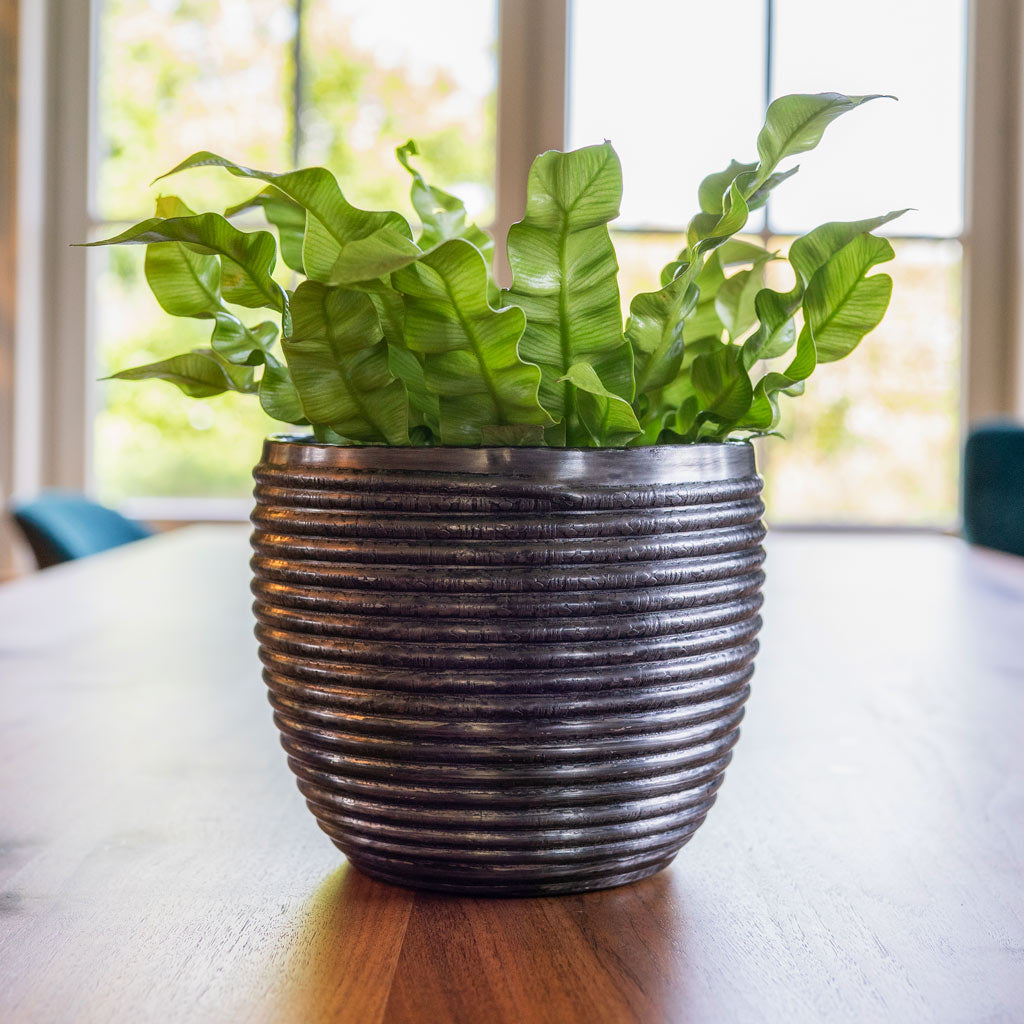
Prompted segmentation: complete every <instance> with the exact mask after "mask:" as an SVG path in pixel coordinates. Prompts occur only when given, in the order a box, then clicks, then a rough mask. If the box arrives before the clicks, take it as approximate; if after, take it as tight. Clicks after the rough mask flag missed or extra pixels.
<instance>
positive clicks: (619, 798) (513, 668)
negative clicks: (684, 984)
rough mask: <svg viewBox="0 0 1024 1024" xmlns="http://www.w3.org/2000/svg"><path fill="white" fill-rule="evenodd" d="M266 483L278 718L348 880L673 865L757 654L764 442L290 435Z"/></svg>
mask: <svg viewBox="0 0 1024 1024" xmlns="http://www.w3.org/2000/svg"><path fill="white" fill-rule="evenodd" d="M255 477H256V491H255V494H256V508H255V510H254V511H253V515H252V521H253V524H254V526H255V532H254V533H253V539H252V544H253V549H254V552H255V554H254V557H253V561H252V565H253V569H254V573H255V579H254V582H253V592H254V593H255V596H256V603H255V612H256V618H257V622H258V624H257V627H256V633H257V636H258V638H259V643H260V656H261V658H262V661H263V664H264V679H265V680H266V683H267V686H268V687H269V691H270V702H271V704H272V705H273V708H274V719H275V721H276V723H277V726H278V728H279V729H280V733H281V742H282V744H283V745H284V748H285V750H286V751H287V754H288V763H289V765H290V766H291V769H292V771H293V772H294V773H295V775H296V777H297V779H298V785H299V789H300V790H301V791H302V794H303V795H304V796H305V798H306V801H307V803H308V805H309V808H310V809H311V810H312V812H313V814H314V815H316V819H317V821H318V822H319V824H320V827H321V828H322V829H323V830H324V832H326V833H327V835H328V836H330V838H331V839H332V840H333V841H334V843H335V844H336V845H337V846H338V848H339V849H340V850H342V851H343V852H344V853H345V855H346V856H347V857H348V858H349V859H350V860H351V861H352V862H353V864H355V865H356V867H358V868H359V869H360V870H361V871H363V872H365V873H366V874H368V875H372V876H373V877H375V878H379V879H384V880H386V881H389V882H394V883H397V884H399V885H406V886H415V887H418V888H425V889H436V890H442V891H447V892H457V893H467V894H479V895H488V896H493V895H541V894H552V893H573V892H585V891H588V890H592V889H603V888H607V887H609V886H615V885H622V884H624V883H627V882H631V881H635V880H637V879H640V878H645V877H647V876H648V875H652V874H654V873H655V872H656V871H659V870H660V869H661V868H663V867H665V866H666V865H667V864H668V863H669V862H670V861H671V860H672V858H673V857H675V855H676V853H678V851H679V849H680V848H681V847H682V846H683V845H684V844H685V843H686V842H687V840H688V839H689V838H690V837H691V836H692V835H693V833H694V832H695V831H696V829H697V828H698V827H699V826H700V824H701V822H702V821H703V820H704V817H705V815H706V814H707V812H708V810H709V809H710V807H711V805H712V804H713V803H714V800H715V794H716V792H717V791H718V787H719V786H720V785H721V783H722V778H723V773H724V771H725V768H726V765H727V764H728V763H729V760H730V757H731V756H732V749H733V746H734V745H735V743H736V740H737V738H738V736H739V724H740V719H741V718H742V715H743V704H744V701H745V700H746V698H747V695H748V693H749V686H750V677H751V674H752V672H753V660H754V655H755V653H756V651H757V642H756V639H755V637H756V634H757V631H758V628H759V626H760V619H759V617H758V610H759V608H760V604H761V595H760V590H761V584H762V582H763V578H764V577H763V573H762V571H761V564H762V561H763V558H764V552H763V550H762V547H761V541H762V539H763V537H764V528H763V526H762V524H761V516H762V513H763V506H762V504H761V501H760V498H759V493H760V490H761V480H760V478H759V477H758V476H757V473H756V470H755V466H754V452H753V449H752V447H751V446H750V445H749V444H747V443H745V442H729V443H723V444H699V445H664V446H653V447H646V448H643V447H641V448H627V449H589V450H580V449H546V448H545V449H541V448H419V449H417V448H384V447H369V446H358V447H356V446H353V447H341V446H334V445H326V444H316V443H313V442H312V441H308V440H305V439H292V438H272V439H270V440H269V441H267V443H266V445H265V447H264V451H263V459H262V461H261V462H260V464H259V465H258V466H257V467H256V470H255Z"/></svg>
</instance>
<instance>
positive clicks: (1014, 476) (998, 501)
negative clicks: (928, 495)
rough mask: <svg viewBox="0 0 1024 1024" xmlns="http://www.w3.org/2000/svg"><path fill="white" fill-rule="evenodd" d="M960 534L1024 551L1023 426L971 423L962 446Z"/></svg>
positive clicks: (1014, 551) (1000, 547)
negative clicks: (962, 508)
mask: <svg viewBox="0 0 1024 1024" xmlns="http://www.w3.org/2000/svg"><path fill="white" fill-rule="evenodd" d="M964 536H965V537H966V538H967V539H968V540H969V541H970V542H971V543H972V544H980V545H982V546H983V547H986V548H995V549H996V550H998V551H1008V552H1010V554H1013V555H1024V426H1018V425H1017V424H1013V423H988V424H985V425H984V426H980V427H975V428H974V429H973V430H972V431H971V432H970V434H969V435H968V437H967V445H966V447H965V449H964Z"/></svg>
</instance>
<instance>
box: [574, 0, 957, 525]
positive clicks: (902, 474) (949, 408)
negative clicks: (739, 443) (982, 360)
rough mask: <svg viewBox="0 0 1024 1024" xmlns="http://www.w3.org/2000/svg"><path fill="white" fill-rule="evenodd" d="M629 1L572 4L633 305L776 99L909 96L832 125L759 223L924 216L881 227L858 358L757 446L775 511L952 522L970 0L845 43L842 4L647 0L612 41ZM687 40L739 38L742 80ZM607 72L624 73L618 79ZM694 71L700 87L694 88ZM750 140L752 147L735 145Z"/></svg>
mask: <svg viewBox="0 0 1024 1024" xmlns="http://www.w3.org/2000/svg"><path fill="white" fill-rule="evenodd" d="M617 8H618V5H617V4H616V3H615V0H576V2H575V4H574V6H573V19H572V32H571V39H572V44H571V48H570V53H571V55H572V59H571V71H570V79H569V81H570V97H571V99H570V106H569V110H570V118H569V143H570V145H572V146H577V145H584V144H586V143H589V142H593V141H595V140H600V139H601V138H603V137H605V136H607V137H609V138H611V139H612V141H613V142H614V143H615V145H616V148H617V149H618V151H619V153H620V155H621V157H622V161H623V174H624V178H625V189H626V192H625V194H624V196H623V204H622V217H621V219H620V221H619V223H618V232H617V234H618V237H617V239H616V245H617V248H618V250H619V255H620V261H621V263H622V285H623V292H624V294H625V295H626V296H629V295H632V294H634V293H635V292H637V291H640V290H649V289H651V288H652V287H654V282H656V280H657V273H658V270H659V269H660V267H661V266H662V265H663V264H664V263H665V262H667V261H668V260H669V259H671V258H672V256H673V255H674V253H675V252H676V251H678V249H679V248H681V247H682V245H683V237H682V234H681V229H682V228H683V227H684V226H685V223H686V221H687V219H688V218H689V215H690V214H691V213H692V212H694V211H695V209H696V193H697V185H698V183H699V181H700V179H701V178H702V177H703V176H704V175H705V174H707V173H708V172H710V171H713V170H717V169H719V168H721V167H724V166H725V165H726V164H727V163H728V162H729V160H730V158H732V157H735V158H736V159H740V160H750V159H753V158H754V156H755V153H754V150H753V140H754V137H755V135H756V132H757V129H758V127H759V125H760V123H761V120H762V115H763V112H764V106H765V100H766V99H767V98H771V97H774V96H777V95H782V94H785V93H790V92H819V91H824V90H827V89H840V90H842V91H844V92H847V93H850V94H855V93H871V92H879V91H881V92H891V93H894V94H896V95H897V96H898V97H899V103H898V104H896V103H891V102H888V101H877V102H875V103H874V104H872V105H871V106H870V107H868V108H865V109H864V110H862V111H857V112H855V113H852V114H850V115H848V116H847V117H844V118H843V119H841V120H840V121H839V122H837V123H836V124H835V125H834V126H832V127H831V128H830V129H829V131H828V133H827V134H826V137H825V139H824V140H823V142H822V144H821V146H820V147H819V149H818V150H816V151H815V152H813V153H808V154H806V156H805V157H803V158H801V160H800V161H799V162H800V163H801V164H802V167H801V170H800V173H799V177H798V179H797V180H795V181H793V182H792V183H790V184H788V185H784V186H782V187H780V188H779V189H778V190H777V191H776V192H775V193H774V194H773V196H772V199H771V200H770V202H769V204H768V206H767V207H766V208H765V210H764V211H763V216H762V217H761V219H759V220H757V221H755V220H754V219H753V218H752V219H751V223H750V228H752V229H753V230H754V231H756V232H759V233H760V235H761V237H762V238H763V239H764V240H765V242H766V243H768V244H769V246H770V247H771V248H773V249H781V250H785V249H786V248H787V246H788V244H789V242H790V241H791V240H792V238H793V237H794V236H795V235H797V234H800V233H803V232H805V231H809V230H810V229H811V228H813V227H815V226H816V225H817V224H819V223H822V222H823V221H825V220H836V219H841V220H854V219H857V218H860V217H869V216H874V215H876V214H880V213H885V212H887V211H888V210H890V209H894V208H901V207H906V206H912V205H913V206H916V207H917V209H916V210H914V211H912V212H910V213H908V214H906V215H905V216H904V217H902V218H900V219H899V220H898V221H896V222H895V223H893V224H892V225H890V226H889V228H888V229H886V233H888V234H889V235H891V236H892V237H893V239H894V246H895V249H896V260H895V261H894V262H893V263H891V264H889V265H887V266H886V267H885V268H883V269H884V270H886V271H887V272H889V273H891V274H892V276H893V278H894V282H895V286H894V290H893V301H892V305H891V306H890V310H889V313H888V315H887V317H886V319H885V321H884V322H883V323H882V325H881V326H880V327H879V328H878V329H877V330H876V331H874V332H873V333H872V334H870V335H869V336H868V338H867V339H866V340H865V341H864V342H863V344H862V346H861V349H860V351H858V352H857V353H856V355H855V356H854V357H852V358H850V359H849V360H847V361H844V362H841V363H837V364H835V365H829V366H824V367H821V368H819V370H818V371H817V372H816V374H815V375H814V377H813V378H812V379H811V380H810V381H809V382H808V386H807V392H806V394H804V395H803V396H802V397H801V398H800V399H799V400H797V401H793V402H791V403H789V404H786V405H784V410H785V411H784V413H783V420H782V423H781V424H780V429H781V431H782V433H783V434H785V435H786V440H785V441H782V440H779V439H777V438H768V439H766V440H764V441H762V442H759V449H760V451H759V458H760V466H761V472H762V474H763V475H764V477H765V502H766V505H767V508H768V516H769V518H770V519H771V520H772V521H774V522H781V523H786V522H791V523H794V522H795V523H807V522H820V521H828V522H836V523H839V522H844V521H846V522H856V523H877V524H886V523H900V524H929V525H936V524H943V525H945V524H949V523H951V522H953V521H954V519H955V516H956V502H957V465H958V452H959V404H960V291H961V282H960V267H961V260H962V246H961V241H960V234H961V230H962V225H963V203H962V193H963V183H962V166H963V147H964V51H965V30H966V11H965V4H964V3H963V0H901V2H899V3H892V2H891V0H862V2H861V3H859V4H858V5H857V10H856V15H855V16H854V17H848V18H844V19H843V29H842V32H841V33H838V34H837V33H836V32H835V24H834V20H835V17H836V11H835V9H834V7H832V6H831V5H829V4H822V3H820V2H819V0H769V2H767V3H766V2H765V0H739V2H732V3H727V4H717V5H688V4H666V3H662V2H661V0H633V2H632V3H631V4H630V10H631V14H632V16H631V18H630V19H629V20H628V21H627V20H623V19H621V18H620V19H619V20H618V22H617V24H616V31H615V32H614V33H609V32H608V31H607V26H608V24H610V23H611V21H612V20H614V19H616V13H615V12H616V9H617ZM652 24H657V26H658V31H657V33H652V32H651V30H650V26H651V25H652ZM922 24H927V25H928V31H927V32H926V33H925V32H922V31H921V30H920V26H921V25H922ZM687 40H702V41H708V40H717V41H718V42H719V44H721V45H725V40H728V63H727V67H728V72H727V73H725V72H724V70H723V68H724V65H723V54H722V53H721V52H720V50H719V48H718V47H717V46H711V45H703V43H702V44H701V45H692V44H688V43H687ZM823 40H827V45H821V43H822V41H823ZM679 53H684V54H685V61H684V65H685V73H683V72H681V70H680V62H679V60H678V56H677V55H678V54H679ZM610 66H615V67H617V68H618V71H619V73H618V74H615V75H609V74H607V69H608V68H609V67H610ZM692 82H699V83H702V85H701V88H700V89H699V90H694V89H693V87H692V86H690V92H688V91H687V90H688V86H687V83H692ZM670 114H671V115H672V116H670ZM694 140H697V141H698V142H699V146H696V147H695V146H694ZM737 143H739V144H743V145H747V146H749V150H748V151H743V152H737V151H736V150H735V148H734V147H735V146H736V145H737ZM881 154H884V158H883V157H882V156H881ZM779 284H780V286H781V285H782V284H783V282H782V281H780V282H779ZM786 287H788V284H787V285H786Z"/></svg>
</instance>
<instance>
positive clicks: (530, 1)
mask: <svg viewBox="0 0 1024 1024" xmlns="http://www.w3.org/2000/svg"><path fill="white" fill-rule="evenodd" d="M568 22H569V0H499V4H498V49H499V57H498V146H497V149H498V152H497V167H496V175H495V178H496V180H495V218H494V237H495V241H496V243H497V246H496V248H497V258H496V260H495V271H496V274H497V276H498V279H499V281H500V282H501V283H502V284H507V283H508V280H509V272H508V264H507V262H506V259H505V236H506V235H507V234H508V229H509V227H510V226H511V225H512V224H514V223H515V222H516V221H517V220H520V219H521V218H522V216H523V212H524V202H525V200H524V197H525V195H526V179H527V176H528V174H529V171H530V164H531V163H532V162H533V158H534V157H535V156H536V155H537V154H538V153H543V152H544V151H545V150H548V149H564V148H565V135H566V110H567V103H566V96H567V70H568V43H569V38H568V35H569V33H568Z"/></svg>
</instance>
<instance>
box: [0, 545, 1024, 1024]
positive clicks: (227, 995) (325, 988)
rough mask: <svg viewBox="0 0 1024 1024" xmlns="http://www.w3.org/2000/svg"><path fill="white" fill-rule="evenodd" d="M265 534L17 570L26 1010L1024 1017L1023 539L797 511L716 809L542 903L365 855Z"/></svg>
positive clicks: (15, 987) (16, 782)
mask: <svg viewBox="0 0 1024 1024" xmlns="http://www.w3.org/2000/svg"><path fill="white" fill-rule="evenodd" d="M246 536H247V533H246V530H245V529H244V528H240V527H225V528H197V529H192V530H186V531H182V532H180V533H177V534H174V535H167V536H164V537H160V538H158V539H154V540H151V541H144V542H142V543H140V544H137V545H133V546H131V547H128V548H122V549H120V550H118V551H114V552H109V553H107V554H105V555H100V556H98V557H96V558H93V559H88V560H86V561H84V562H79V563H76V564H72V565H69V566H64V567H60V568H57V569H52V570H47V571H46V572H44V573H41V574H38V575H36V576H34V577H32V578H29V579H25V580H22V581H19V582H16V583H13V584H10V585H8V586H6V587H4V588H0V678H2V680H3V690H2V694H0V695H2V702H0V1021H3V1022H4V1024H20V1022H23V1021H32V1022H37V1021H38V1022H51V1021H53V1022H75V1024H85V1022H102V1024H109V1022H120V1021H129V1022H133V1024H137V1022H144V1021H154V1022H160V1024H173V1022H177V1021H181V1022H189V1024H193V1022H205V1021H215V1022H222V1021H223V1022H242V1021H245V1022H248V1021H268V1022H269V1021H273V1022H296V1024H315V1022H319V1021H340V1022H349V1021H351V1022H354V1024H370V1022H374V1021H389V1022H404V1021H424V1022H430V1024H445V1022H449V1021H453V1022H471V1024H477V1022H483V1024H495V1022H505V1021H508V1022H515V1024H520V1022H527V1021H551V1022H556V1024H571V1022H574V1021H585V1022H587V1024H597V1022H602V1021H642V1022H645V1024H646V1022H658V1021H687V1022H691V1024H692V1022H704V1021H707V1022H715V1024H730V1022H734V1021H738V1022H746V1021H751V1022H753V1021H756V1022H769V1021H785V1022H795V1021H814V1022H820V1021H829V1022H831V1021H851V1022H857V1024H865V1022H872V1021H892V1022H899V1024H909V1022H913V1024H920V1022H925V1021H957V1022H960V1021H963V1022H968V1021H971V1022H974V1021H986V1022H996V1021H1011V1020H1022V1019H1024V893H1022V889H1024V560H1017V559H1013V558H1010V557H1009V556H999V555H996V554H993V553H990V552H983V551H976V550H971V549H969V548H967V547H966V546H964V545H963V544H961V543H960V542H959V541H956V540H953V539H950V538H945V537H936V536H911V535H903V536H867V535H860V536H856V535H792V534H790V535H779V536H775V537H772V538H771V540H770V542H769V561H768V570H769V584H768V588H767V592H766V598H767V602H766V608H765V618H766V626H765V630H764V633H763V649H762V653H761V655H760V660H759V663H758V671H757V675H756V676H755V680H754V694H753V697H752V699H751V701H750V704H749V708H748V716H747V720H746V723H745V724H744V735H743V738H742V740H741V741H740V745H739V747H738V749H737V753H736V757H735V760H734V762H733V765H732V766H731V767H730V769H729V772H728V775H727V778H726V783H725V786H724V788H723V790H722V794H721V796H720V798H719V802H718V804H717V805H716V806H715V808H714V809H713V810H712V812H711V814H710V816H709V817H708V820H707V822H706V824H705V825H704V827H703V828H702V829H701V830H700V832H699V833H698V834H697V836H696V838H695V839H694V840H693V842H692V843H691V844H690V845H689V846H688V847H686V848H685V849H684V850H683V851H682V853H681V854H680V856H679V858H678V859H677V860H676V862H675V864H674V865H673V866H672V867H671V868H670V869H669V870H667V871H665V872H663V873H662V874H661V875H659V876H656V877H655V878H653V879H650V880H648V881H646V882H642V883H639V884H636V885H633V886H628V887H626V888H623V889H617V890H612V891H609V892H604V893H596V894H593V895H588V896H579V897H559V898H549V899H537V900H476V901H473V900H468V899H460V898H452V897H443V896H436V895H429V894H422V893H420V894H417V893H413V892H409V891H405V890H402V889H398V888H393V887H390V886H387V885H384V884H381V883H377V882H373V881H370V880H368V879H366V878H364V877H362V876H360V875H359V874H358V873H356V872H355V871H354V870H352V869H350V868H347V867H346V866H345V865H344V863H343V861H342V858H341V855H340V854H338V853H337V852H336V851H335V849H334V847H332V846H331V844H330V843H329V842H328V841H327V839H326V838H325V837H324V836H323V835H322V834H321V833H320V832H319V831H318V829H317V828H316V826H315V824H314V822H313V818H312V816H311V815H310V814H309V813H308V812H307V810H306V809H305V807H304V805H303V803H302V800H301V799H300V797H299V794H298V792H297V791H296V789H295V786H294V784H293V782H292V779H291V776H290V775H289V773H288V770H287V768H286V766H285V762H284V757H283V754H282V752H281V751H280V749H279V747H278V744H277V738H276V734H275V730H274V728H273V726H272V724H271V720H270V712H269V708H268V707H267V704H266V700H265V698H264V695H263V690H262V685H261V683H260V680H259V670H258V663H257V658H256V651H255V643H254V641H253V639H252V629H251V622H250V617H249V610H248V606H249V595H248V588H247V576H248V567H247V560H248V551H247V546H246Z"/></svg>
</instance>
